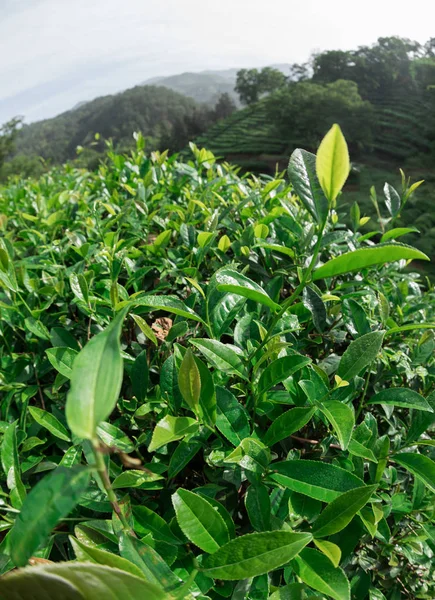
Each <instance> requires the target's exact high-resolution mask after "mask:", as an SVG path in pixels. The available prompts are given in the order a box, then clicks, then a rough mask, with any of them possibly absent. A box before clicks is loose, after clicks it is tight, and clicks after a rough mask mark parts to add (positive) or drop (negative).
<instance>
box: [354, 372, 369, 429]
mask: <svg viewBox="0 0 435 600" xmlns="http://www.w3.org/2000/svg"><path fill="white" fill-rule="evenodd" d="M369 381H370V371H369V373H368V375H367V379H366V383H365V386H364V391H363V394H362V396H361V400H360V401H359V405H358V410H357V411H356V414H355V421H357V419H358V417H359V416H360V414H361V412H362V410H363V408H364V401H365V398H366V394H367V390H368V387H369Z"/></svg>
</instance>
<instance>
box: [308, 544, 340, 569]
mask: <svg viewBox="0 0 435 600" xmlns="http://www.w3.org/2000/svg"><path fill="white" fill-rule="evenodd" d="M313 542H314V544H315V545H316V546H317V547H318V549H319V550H320V551H321V552H323V554H324V555H325V556H327V557H328V558H329V560H330V561H331V562H332V564H333V565H334V567H338V565H339V564H340V560H341V549H340V547H339V546H337V544H333V543H332V542H327V541H326V540H316V539H314V540H313Z"/></svg>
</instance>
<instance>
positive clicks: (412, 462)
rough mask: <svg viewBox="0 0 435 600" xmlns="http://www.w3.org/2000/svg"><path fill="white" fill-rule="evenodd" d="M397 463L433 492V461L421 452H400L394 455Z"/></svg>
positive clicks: (434, 486) (434, 473)
mask: <svg viewBox="0 0 435 600" xmlns="http://www.w3.org/2000/svg"><path fill="white" fill-rule="evenodd" d="M394 460H395V461H396V463H397V464H399V465H401V466H402V467H405V469H407V470H408V471H409V472H410V473H412V474H413V475H414V476H415V477H417V478H418V479H420V481H422V482H423V483H424V485H425V486H426V487H427V488H429V489H430V490H431V492H433V493H434V494H435V462H434V461H433V460H432V459H430V458H429V457H428V456H424V455H423V454H415V453H413V452H402V453H400V454H396V455H395V456H394Z"/></svg>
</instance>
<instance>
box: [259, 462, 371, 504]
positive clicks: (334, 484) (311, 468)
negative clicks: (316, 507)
mask: <svg viewBox="0 0 435 600" xmlns="http://www.w3.org/2000/svg"><path fill="white" fill-rule="evenodd" d="M271 468H272V469H273V471H274V472H273V473H271V474H270V476H269V477H270V479H272V480H273V481H276V482H277V483H279V484H280V485H282V486H283V487H286V488H288V489H290V490H293V491H294V492H299V493H301V494H305V495H306V496H310V497H311V498H315V499H316V500H321V501H322V502H332V501H333V500H335V499H336V498H337V497H338V496H339V495H340V494H343V493H344V492H347V491H349V490H352V489H354V488H359V487H362V486H363V485H364V482H363V481H362V480H361V479H359V477H357V476H356V475H354V474H353V473H350V472H349V471H346V470H345V469H342V468H340V467H336V466H335V465H330V464H328V463H325V462H321V461H317V460H288V461H285V462H281V463H272V465H271Z"/></svg>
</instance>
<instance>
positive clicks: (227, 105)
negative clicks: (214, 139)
mask: <svg viewBox="0 0 435 600" xmlns="http://www.w3.org/2000/svg"><path fill="white" fill-rule="evenodd" d="M235 110H237V107H236V105H235V102H234V100H233V99H232V98H231V96H230V95H229V94H228V93H227V92H225V93H224V94H221V95H220V96H219V99H218V101H217V102H216V105H215V107H214V113H215V117H216V121H219V120H220V119H226V118H227V117H229V116H230V115H232V114H233V112H234V111H235Z"/></svg>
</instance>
